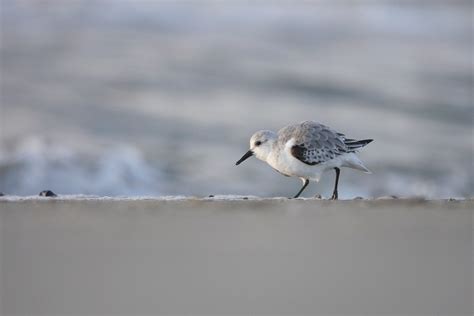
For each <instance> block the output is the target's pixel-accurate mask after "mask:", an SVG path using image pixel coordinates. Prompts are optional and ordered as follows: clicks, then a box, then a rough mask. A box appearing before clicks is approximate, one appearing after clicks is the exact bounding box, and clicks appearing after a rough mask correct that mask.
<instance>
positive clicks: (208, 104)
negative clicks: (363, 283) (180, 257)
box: [0, 0, 474, 198]
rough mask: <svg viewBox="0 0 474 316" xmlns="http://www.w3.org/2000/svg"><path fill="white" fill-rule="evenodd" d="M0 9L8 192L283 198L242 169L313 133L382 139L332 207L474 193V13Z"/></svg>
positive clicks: (298, 7) (382, 8) (164, 5)
mask: <svg viewBox="0 0 474 316" xmlns="http://www.w3.org/2000/svg"><path fill="white" fill-rule="evenodd" d="M0 3H1V7H0V9H1V16H0V18H1V24H0V25H1V42H0V44H1V47H0V58H1V60H0V62H1V64H0V70H1V73H0V74H1V82H0V89H1V91H0V92H1V93H0V97H1V99H0V101H1V103H0V116H1V117H0V124H1V125H0V191H2V192H5V193H8V194H15V195H30V194H37V193H38V192H39V191H41V190H44V189H51V190H53V191H55V192H56V193H59V194H95V195H108V196H116V195H171V194H182V195H208V194H251V195H260V196H290V195H293V194H294V193H295V192H296V191H297V190H298V189H299V187H300V180H298V179H289V178H285V177H282V176H281V175H279V174H278V173H276V172H275V171H273V170H272V169H271V168H269V167H268V166H266V165H264V164H263V163H262V162H259V161H256V160H255V159H253V160H249V161H248V162H246V163H245V164H243V165H241V166H239V167H236V166H234V163H235V161H236V160H237V159H238V158H240V156H241V155H242V154H243V153H244V152H245V151H246V150H247V149H248V140H249V137H250V136H251V135H252V134H253V132H254V131H256V130H259V129H272V130H278V129H279V128H281V127H283V126H284V125H286V124H289V123H294V122H299V121H302V120H309V119H311V120H316V121H320V122H322V123H324V124H326V125H329V126H331V127H333V128H334V129H336V130H338V131H340V132H344V133H346V134H347V135H348V136H350V137H353V138H374V139H375V142H374V143H372V144H370V145H369V146H367V147H366V148H364V149H363V151H362V152H361V153H360V157H361V159H362V160H363V161H364V162H365V163H366V165H367V166H368V167H369V168H370V169H371V170H372V171H373V174H372V175H365V174H362V173H359V172H357V171H352V170H346V169H344V170H343V172H342V178H341V186H340V196H341V197H342V198H351V197H354V196H357V195H362V196H367V197H370V196H379V195H387V194H395V195H401V196H413V195H423V196H427V197H451V196H452V197H468V196H472V195H473V187H474V180H473V179H474V172H473V170H474V162H473V138H474V130H473V111H474V105H473V24H472V14H473V7H472V2H471V1H409V2H408V1H377V2H375V1H353V2H349V1H330V0H325V1H323V0H321V1H314V2H311V3H310V2H300V3H297V4H294V3H291V2H280V1H273V2H270V1H268V2H257V3H248V2H245V1H242V2H238V1H232V2H225V3H224V2H217V1H195V2H194V1H193V2H179V1H176V2H172V1H144V0H143V1H131V0H130V1H124V0H120V1H112V0H91V1H87V0H84V1H60V0H48V1H33V0H31V1H13V0H0ZM333 181H334V174H333V173H328V174H327V175H326V176H325V177H324V178H323V179H322V181H321V183H320V184H318V185H315V184H313V185H312V186H311V187H310V189H309V190H308V192H307V193H306V195H305V196H310V194H315V193H316V192H318V193H321V194H323V196H328V195H329V194H330V190H331V187H332V185H333Z"/></svg>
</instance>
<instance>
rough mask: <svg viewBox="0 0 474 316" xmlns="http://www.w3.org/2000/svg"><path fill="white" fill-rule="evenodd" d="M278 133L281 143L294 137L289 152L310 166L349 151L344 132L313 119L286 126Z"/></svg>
mask: <svg viewBox="0 0 474 316" xmlns="http://www.w3.org/2000/svg"><path fill="white" fill-rule="evenodd" d="M278 134H279V138H280V139H279V141H280V143H283V144H285V143H286V142H287V141H289V140H290V139H294V145H293V146H292V148H291V154H292V155H293V157H295V158H296V159H298V160H300V161H301V162H303V163H305V164H307V165H311V166H313V165H317V164H321V163H323V162H326V161H328V160H331V159H334V158H336V157H337V156H340V155H342V154H344V153H347V152H350V151H351V150H350V148H349V147H348V146H347V145H346V144H345V142H344V141H345V136H344V134H341V133H337V132H335V131H333V130H331V129H330V128H329V127H327V126H325V125H323V124H320V123H317V122H313V121H306V122H302V123H300V124H296V125H290V126H287V127H285V128H283V129H282V130H280V132H279V133H278Z"/></svg>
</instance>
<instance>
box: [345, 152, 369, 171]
mask: <svg viewBox="0 0 474 316" xmlns="http://www.w3.org/2000/svg"><path fill="white" fill-rule="evenodd" d="M344 167H347V168H352V169H356V170H360V171H362V172H365V173H372V171H370V170H369V169H368V168H367V167H366V166H364V163H363V162H362V161H361V160H360V159H359V157H357V156H356V154H355V153H349V154H348V157H347V158H346V160H345V161H344Z"/></svg>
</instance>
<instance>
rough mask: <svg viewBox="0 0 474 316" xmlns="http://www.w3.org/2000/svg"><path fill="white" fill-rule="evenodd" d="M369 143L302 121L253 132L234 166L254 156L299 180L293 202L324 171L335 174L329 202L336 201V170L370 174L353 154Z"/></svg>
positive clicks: (337, 174) (320, 125) (337, 180)
mask: <svg viewBox="0 0 474 316" xmlns="http://www.w3.org/2000/svg"><path fill="white" fill-rule="evenodd" d="M370 142H372V139H363V140H355V139H350V138H347V137H346V136H345V135H344V134H342V133H338V132H336V131H334V130H332V129H331V128H329V127H327V126H325V125H323V124H320V123H317V122H314V121H305V122H301V123H299V124H293V125H288V126H286V127H284V128H282V129H281V130H279V131H278V133H275V132H272V131H267V130H262V131H258V132H256V133H255V134H253V136H252V137H251V138H250V150H249V151H247V153H246V154H245V155H243V157H242V158H240V159H239V161H237V163H236V165H240V164H241V163H242V162H243V161H244V160H246V159H248V158H250V157H252V156H254V155H255V156H256V157H257V158H258V159H260V160H262V161H264V162H266V163H268V164H269V165H270V166H271V167H272V168H273V169H275V170H276V171H278V172H279V173H281V174H283V175H284V176H287V177H298V178H300V179H301V180H302V181H303V187H302V188H301V190H299V191H298V193H297V194H296V195H295V196H294V198H298V197H299V196H300V195H301V193H303V191H304V190H305V189H306V187H307V186H308V184H309V182H310V181H315V182H319V180H320V178H321V175H322V174H323V173H324V172H325V171H328V170H335V171H336V181H335V184H334V191H333V194H332V197H331V199H332V200H337V199H338V191H337V187H338V184H339V175H340V173H341V169H340V168H342V167H346V168H352V169H357V170H360V171H363V172H365V173H371V172H370V170H369V169H367V168H366V167H365V166H364V164H363V163H362V161H360V159H359V158H358V157H357V156H356V152H357V150H358V149H360V148H362V147H364V146H365V145H367V144H369V143H370Z"/></svg>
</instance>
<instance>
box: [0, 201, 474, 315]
mask: <svg viewBox="0 0 474 316" xmlns="http://www.w3.org/2000/svg"><path fill="white" fill-rule="evenodd" d="M473 209H474V201H473V200H462V201H454V200H452V201H449V200H442V201H426V200H423V199H407V200H390V199H382V200H370V201H369V200H350V201H349V200H348V201H326V200H314V199H298V200H288V199H284V198H274V199H259V198H253V197H249V198H248V200H244V199H243V198H242V197H224V196H217V197H215V198H205V199H201V198H186V197H175V198H171V197H168V198H136V199H134V198H87V197H82V198H61V197H60V198H56V199H54V198H53V199H48V198H38V197H36V198H11V197H0V271H1V274H0V276H1V283H0V284H1V287H0V298H1V300H0V306H1V310H0V314H1V315H112V314H113V315H184V314H187V315H191V314H192V315H230V314H232V315H250V314H252V315H277V314H278V315H389V314H390V315H435V314H436V315H472V312H473V305H472V296H473V279H472V277H473V266H472V254H473V253H472V251H473V238H472V233H473V211H472V210H473Z"/></svg>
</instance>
